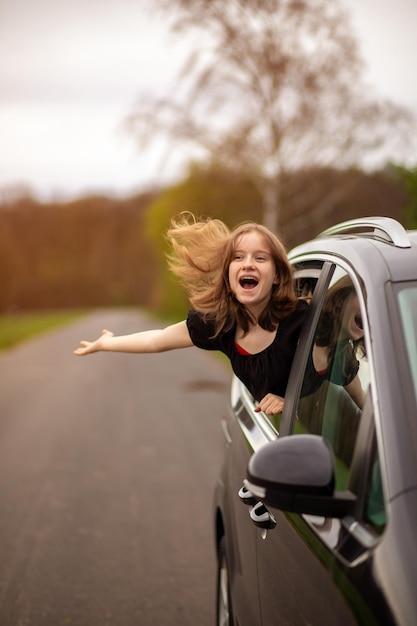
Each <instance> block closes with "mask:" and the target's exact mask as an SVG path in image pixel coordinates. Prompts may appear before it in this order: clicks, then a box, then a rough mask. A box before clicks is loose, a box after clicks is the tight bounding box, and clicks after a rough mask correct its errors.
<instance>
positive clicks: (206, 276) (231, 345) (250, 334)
mask: <svg viewBox="0 0 417 626" xmlns="http://www.w3.org/2000/svg"><path fill="white" fill-rule="evenodd" d="M167 237H168V240H169V241H170V243H171V247H172V250H171V253H170V255H169V263H170V267H171V270H172V271H173V272H174V274H176V276H178V277H179V278H180V280H181V281H182V282H183V284H184V286H185V288H186V290H187V293H188V297H189V300H190V304H191V306H192V309H191V310H190V312H189V314H188V317H187V319H186V320H183V321H181V322H179V323H177V324H173V325H171V326H168V327H166V328H163V329H158V330H149V331H143V332H138V333H134V334H131V335H124V336H118V337H116V336H114V335H113V333H111V332H110V331H108V330H103V331H102V334H101V336H100V337H99V338H98V339H96V340H95V341H92V342H90V341H81V347H80V348H78V349H77V350H75V351H74V353H75V354H77V355H80V356H83V355H86V354H91V353H93V352H98V351H110V352H137V353H155V352H164V351H168V350H174V349H178V348H189V347H191V346H197V347H198V348H203V349H206V350H220V351H221V352H224V353H225V354H226V355H227V356H228V357H229V359H230V362H231V365H232V369H233V371H234V373H235V374H236V376H237V377H238V378H239V379H240V380H241V381H242V382H243V383H244V384H245V385H246V387H247V388H248V389H249V391H250V392H251V393H252V395H253V396H254V398H255V399H256V400H257V401H258V403H259V404H258V406H257V408H256V410H257V411H264V412H265V413H267V414H270V415H275V414H277V413H280V412H281V411H282V408H283V404H284V396H285V391H286V387H287V382H288V377H289V373H290V368H291V364H292V361H293V357H294V353H295V349H296V346H297V342H298V338H299V334H300V330H301V326H302V324H303V320H304V317H305V313H306V310H307V309H308V305H307V304H306V303H305V302H304V301H301V300H297V298H296V295H295V291H294V280H293V275H292V269H291V266H290V264H289V262H288V259H287V255H286V252H285V249H284V246H283V245H282V243H281V242H280V241H279V239H278V238H277V237H276V236H275V235H273V234H272V233H271V232H270V231H269V230H268V229H267V228H265V227H264V226H261V225H259V224H256V223H253V222H248V223H244V224H241V225H239V226H237V227H236V228H235V229H234V230H232V231H230V230H229V229H228V228H227V227H226V225H225V224H224V223H223V222H221V221H220V220H206V221H196V220H195V219H194V218H193V217H192V216H191V218H190V216H189V215H182V216H181V218H180V219H179V220H177V221H173V222H172V224H171V228H170V229H169V230H168V233H167Z"/></svg>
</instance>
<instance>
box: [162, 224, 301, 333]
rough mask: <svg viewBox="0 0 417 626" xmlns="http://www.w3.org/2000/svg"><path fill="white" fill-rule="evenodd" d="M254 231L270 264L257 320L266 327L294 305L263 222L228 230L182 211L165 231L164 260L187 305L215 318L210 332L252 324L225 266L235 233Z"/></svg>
mask: <svg viewBox="0 0 417 626" xmlns="http://www.w3.org/2000/svg"><path fill="white" fill-rule="evenodd" d="M253 231H256V232H258V233H259V234H260V235H261V236H262V237H263V238H264V240H265V243H266V245H267V246H268V249H269V252H270V254H271V256H272V259H273V261H274V263H275V268H276V274H277V278H278V284H277V285H274V286H273V289H272V292H271V298H270V300H269V302H268V304H267V305H266V307H265V309H264V310H263V312H262V314H261V316H260V317H259V319H258V320H257V322H258V324H259V325H260V326H261V327H262V328H265V329H266V330H270V331H272V330H274V329H276V328H277V326H278V324H279V322H280V321H282V320H283V319H285V318H286V317H287V316H288V315H289V314H290V313H291V312H292V311H293V310H294V309H295V307H296V302H297V299H296V296H295V289H294V278H293V272H292V268H291V265H290V264H289V262H288V258H287V254H286V251H285V248H284V246H283V244H282V243H281V241H280V240H279V239H278V237H276V236H275V235H274V234H273V233H272V232H271V231H269V230H268V229H267V228H266V227H265V226H262V225H261V224H257V223H255V222H244V223H242V224H240V225H238V226H236V227H235V228H234V229H233V230H232V231H230V230H229V228H228V227H227V226H226V224H224V223H223V222H222V221H221V220H218V219H205V220H196V219H195V217H194V216H193V215H192V214H191V213H182V214H181V215H180V216H179V218H177V219H174V220H172V222H171V226H170V228H169V229H168V231H167V239H168V241H169V243H170V245H171V250H170V253H169V254H168V263H169V267H170V269H171V271H172V272H173V273H174V274H175V275H176V276H177V277H178V278H179V279H180V280H181V282H182V284H183V285H184V288H185V290H186V293H187V295H188V298H189V301H190V303H191V306H192V307H193V308H194V309H196V310H197V311H199V312H201V313H203V314H204V315H205V316H206V317H208V318H210V319H212V320H214V322H215V328H216V331H215V336H217V335H218V334H220V333H221V332H226V331H229V330H231V329H232V328H234V327H235V326H236V324H238V325H239V326H240V327H241V328H242V330H243V331H244V333H247V332H248V331H249V324H250V322H254V321H255V320H254V319H253V317H252V315H251V313H250V312H249V311H248V310H247V309H246V307H245V306H244V305H242V304H241V303H240V302H239V301H238V300H236V298H235V296H234V294H233V292H232V290H231V288H230V284H229V265H230V263H231V261H232V258H233V255H234V252H235V250H236V247H237V244H238V242H239V241H240V239H241V237H242V236H243V235H245V234H247V233H250V232H253Z"/></svg>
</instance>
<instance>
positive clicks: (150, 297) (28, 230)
mask: <svg viewBox="0 0 417 626" xmlns="http://www.w3.org/2000/svg"><path fill="white" fill-rule="evenodd" d="M415 180H416V172H415V171H414V170H404V169H399V168H394V167H391V168H385V169H384V170H381V171H378V172H374V173H364V172H362V171H360V170H355V169H348V170H338V169H333V168H310V169H303V170H300V171H297V172H292V173H287V174H285V176H283V182H282V208H281V228H280V231H279V235H280V236H281V238H282V239H283V242H284V244H285V245H286V247H287V248H291V247H293V246H294V245H297V244H299V243H301V242H303V241H305V240H307V239H310V238H311V237H314V236H316V235H317V234H318V233H320V232H321V231H322V230H324V229H325V228H327V227H328V226H331V225H333V224H335V223H337V222H340V221H343V220H346V219H353V218H355V217H359V216H371V215H385V216H389V217H393V218H395V219H397V220H399V221H400V222H401V223H403V224H404V225H405V226H408V225H411V226H413V225H414V226H416V216H414V218H413V216H412V214H411V213H410V207H413V206H414V207H415V203H416V199H415V197H414V196H413V193H415V189H416V186H415ZM410 181H411V183H410ZM413 190H414V191H413ZM413 203H414V204H413ZM181 211H190V212H192V213H193V214H195V215H196V216H198V217H217V218H219V219H222V220H224V221H225V222H226V223H227V224H228V225H229V227H231V228H232V227H233V226H235V225H236V224H238V223H240V222H242V221H245V220H254V221H258V222H260V221H262V214H263V200H262V196H261V194H260V193H259V190H258V189H257V187H256V186H255V185H254V183H253V181H252V180H251V179H250V178H249V177H245V176H244V175H238V174H236V173H235V172H234V171H227V170H225V169H224V168H220V167H217V168H216V167H214V166H210V167H202V166H201V165H200V166H195V167H192V168H191V169H190V171H189V172H188V175H187V176H186V177H185V178H184V180H182V181H180V182H179V183H177V184H176V185H173V186H170V187H168V188H166V189H159V190H154V191H153V192H147V193H143V194H138V195H135V196H132V197H129V198H124V199H115V198H110V197H99V196H97V197H85V198H80V199H78V200H75V201H71V202H50V203H41V202H39V201H38V200H36V199H34V198H31V197H30V196H27V197H21V198H19V199H15V200H11V201H7V200H5V199H3V200H2V201H1V202H0V279H1V290H0V312H2V313H4V312H8V311H22V310H23V311H24V310H33V309H47V308H48V309H50V308H63V307H97V306H144V307H147V308H151V309H155V310H158V311H159V312H161V311H164V312H165V313H167V315H169V314H170V313H172V314H176V313H180V312H181V313H182V312H183V311H184V308H185V307H186V300H185V297H184V294H183V293H182V292H181V289H179V287H178V285H177V284H176V283H175V282H174V281H173V279H172V278H171V277H170V275H169V273H168V271H167V268H166V261H165V253H166V248H165V239H164V232H165V230H166V228H167V227H168V225H169V222H170V219H171V218H172V217H173V216H175V215H178V214H179V213H180V212H181ZM413 219H414V222H412V220H413Z"/></svg>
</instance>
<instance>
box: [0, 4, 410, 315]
mask: <svg viewBox="0 0 417 626" xmlns="http://www.w3.org/2000/svg"><path fill="white" fill-rule="evenodd" d="M416 23H417V3H416V2H415V0H398V1H397V2H396V3H392V2H390V0H361V2H349V1H348V0H251V2H249V1H248V0H228V2H227V3H224V1H223V0H152V1H147V0H82V1H81V0H71V1H70V0H38V1H37V2H36V3H33V2H32V1H31V0H0V280H1V289H0V314H2V313H3V314H8V315H10V314H14V315H15V314H16V313H17V312H21V311H31V310H44V309H63V308H76V307H86V306H88V307H89V306H132V305H133V306H144V307H147V308H151V309H154V310H155V311H157V312H161V311H163V312H164V314H165V315H167V316H172V317H175V316H177V315H182V314H183V312H184V310H185V308H186V302H185V298H184V296H183V294H182V293H181V292H180V291H179V290H178V288H177V286H176V285H174V284H173V283H172V282H171V279H170V277H169V276H168V275H167V272H166V264H165V243H164V237H163V233H164V231H165V229H166V227H167V225H168V223H169V220H170V218H171V217H172V216H174V215H177V214H178V213H179V212H181V211H184V210H187V211H191V212H193V213H194V214H195V215H197V216H211V217H219V218H221V219H223V220H224V221H225V222H226V223H227V224H228V225H229V226H231V227H233V226H234V225H235V224H237V223H239V222H241V221H243V220H247V219H253V220H256V221H260V222H263V223H264V224H266V225H267V226H268V227H270V228H271V229H273V230H274V231H276V232H277V233H278V234H279V235H280V236H281V237H282V239H283V241H284V243H285V245H286V247H287V248H290V247H292V246H294V245H296V244H298V243H300V242H302V241H303V240H306V239H308V238H310V237H313V236H315V235H317V234H318V233H319V232H320V231H321V230H323V229H324V228H326V227H328V226H330V225H332V224H334V223H336V222H338V221H342V220H345V219H352V218H354V217H358V216H366V215H385V216H391V217H394V218H395V219H398V220H399V221H400V222H401V223H402V224H403V225H404V226H406V227H409V228H413V227H414V228H415V227H417V132H416V130H417V118H416V112H417V87H416V85H415V76H414V74H415V72H414V64H415V58H416V55H417V39H416V37H415V32H414V28H415V24H416Z"/></svg>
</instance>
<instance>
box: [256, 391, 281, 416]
mask: <svg viewBox="0 0 417 626" xmlns="http://www.w3.org/2000/svg"><path fill="white" fill-rule="evenodd" d="M283 408H284V398H281V396H276V395H274V394H273V393H268V394H267V395H266V396H265V397H264V398H262V400H261V401H260V403H259V404H258V406H257V407H256V409H255V411H256V412H257V413H259V412H260V411H263V412H264V413H266V414H267V415H277V414H278V413H281V412H282V409H283Z"/></svg>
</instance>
